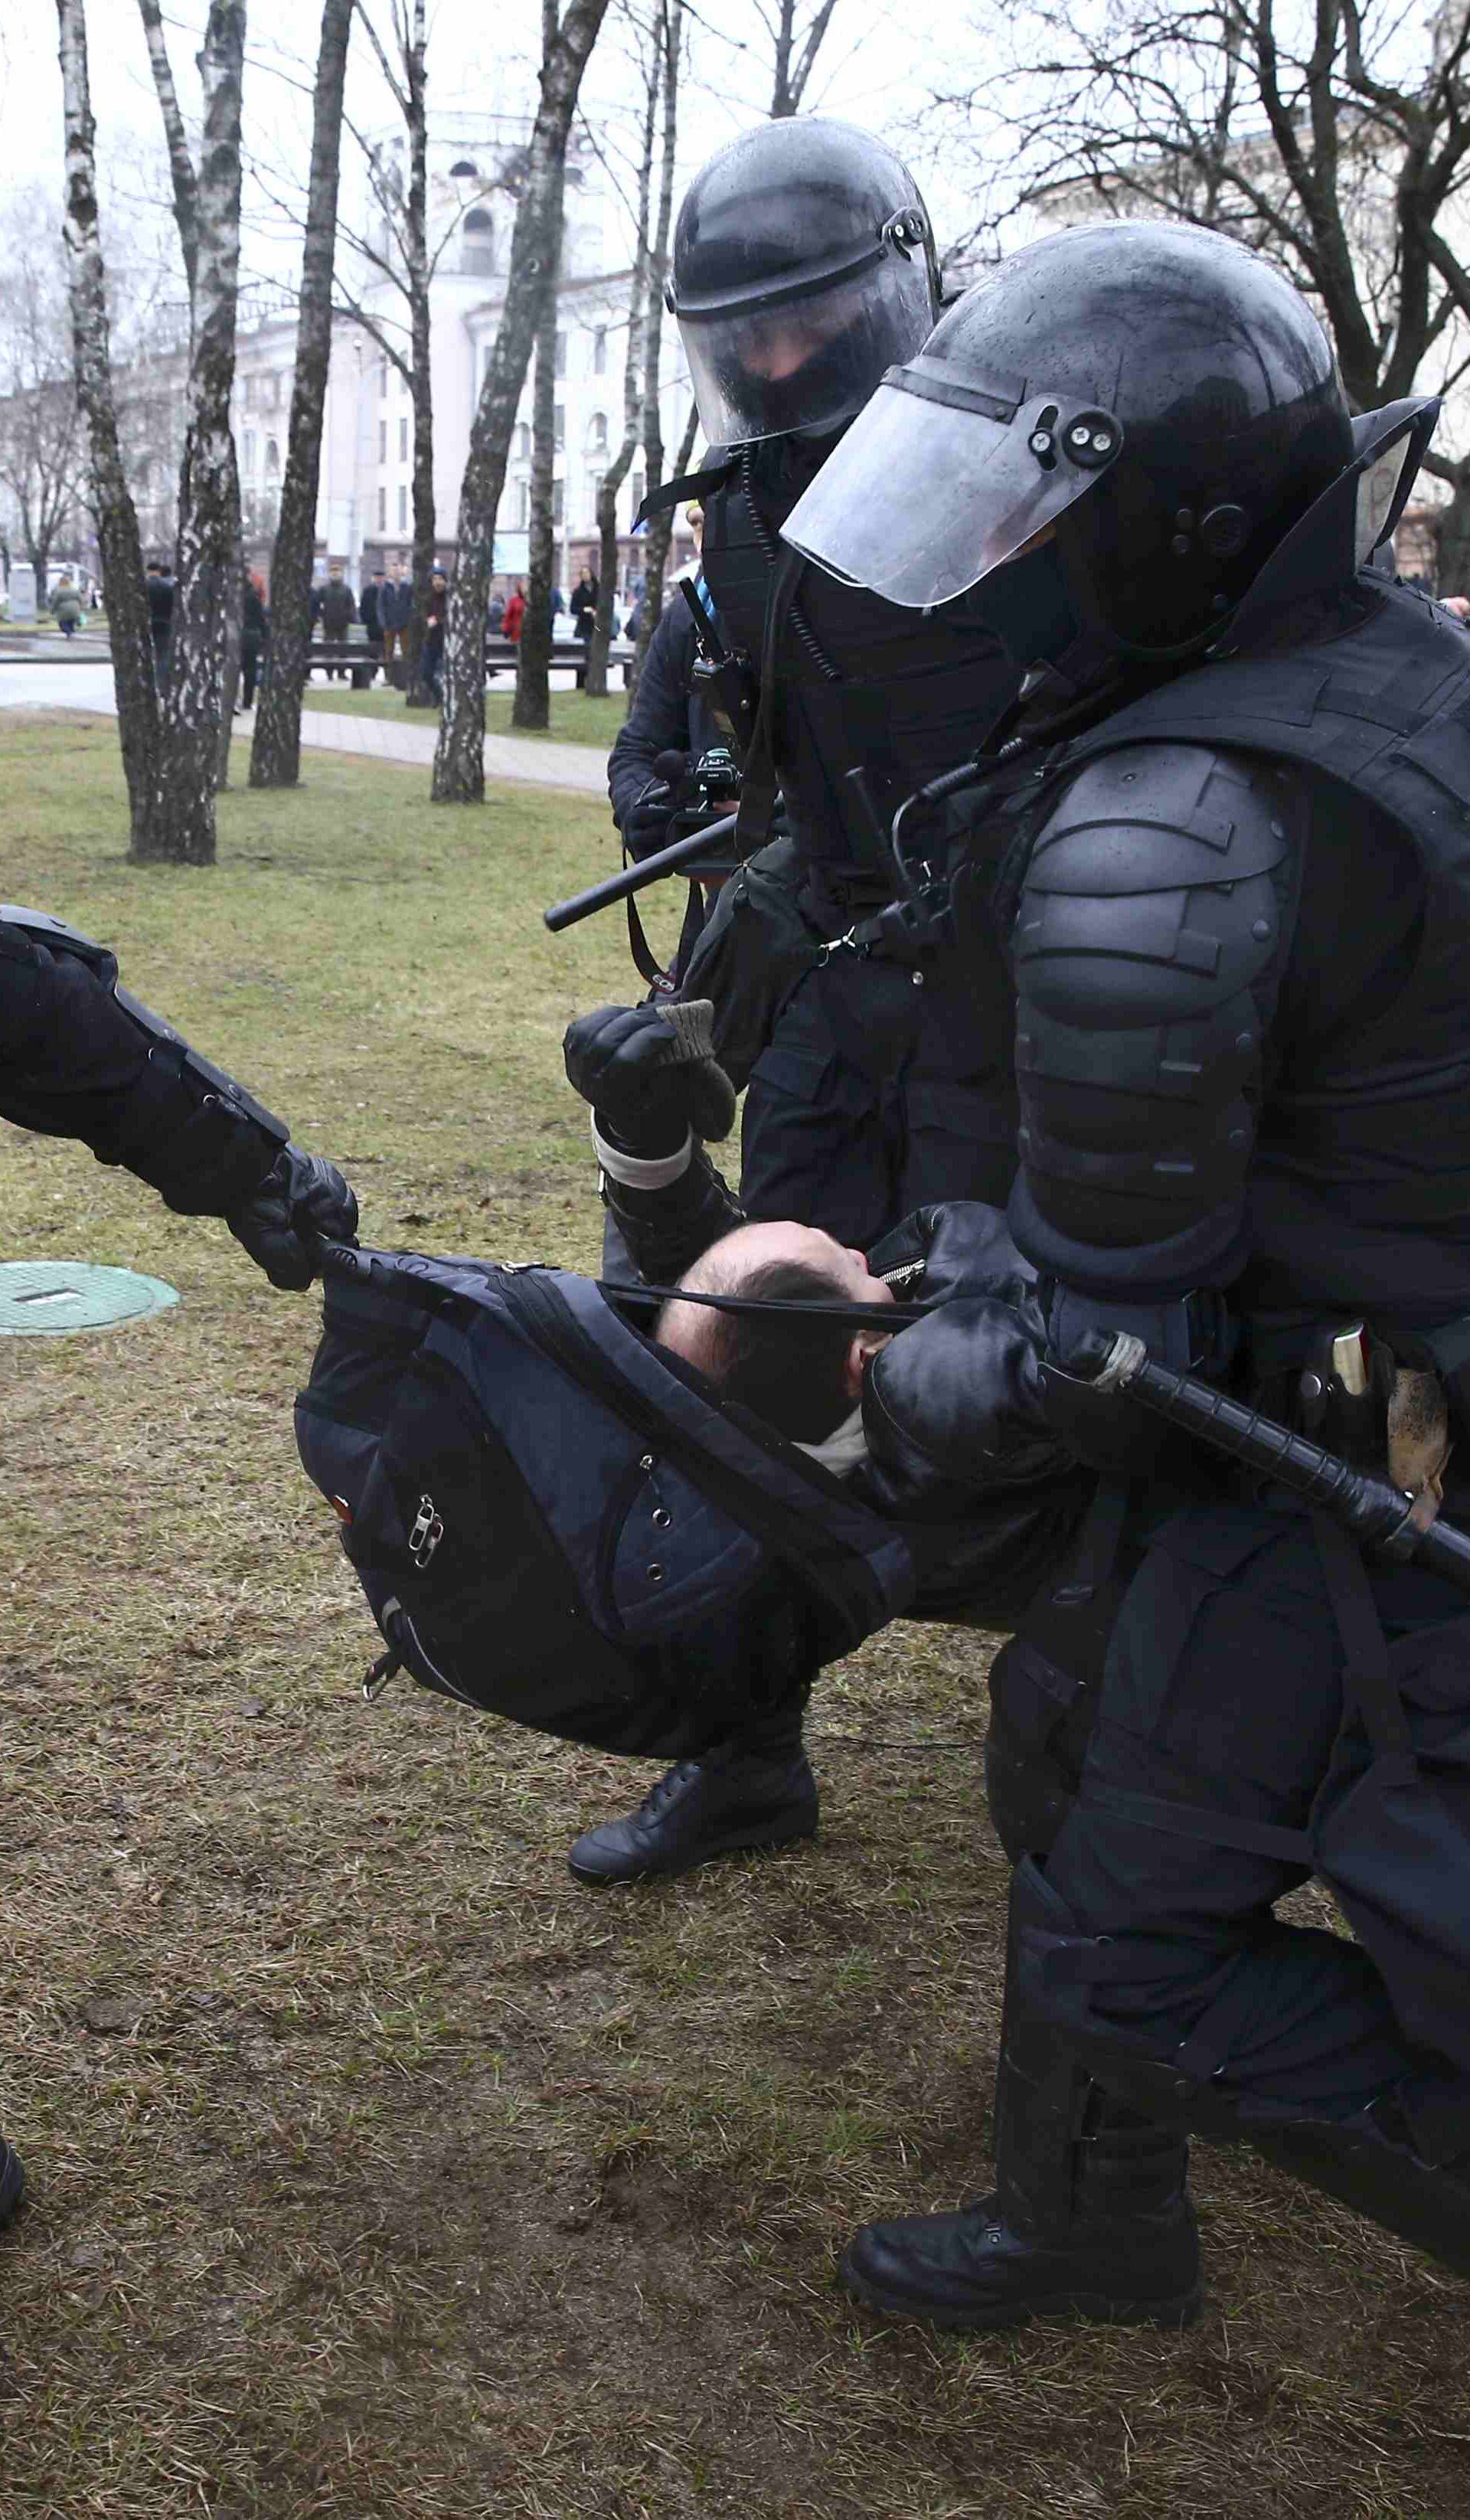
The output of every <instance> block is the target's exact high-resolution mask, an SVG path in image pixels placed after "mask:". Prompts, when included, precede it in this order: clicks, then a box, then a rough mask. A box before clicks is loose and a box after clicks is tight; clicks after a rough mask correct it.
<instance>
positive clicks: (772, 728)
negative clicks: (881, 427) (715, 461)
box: [703, 438, 1018, 899]
mask: <svg viewBox="0 0 1470 2520" xmlns="http://www.w3.org/2000/svg"><path fill="white" fill-rule="evenodd" d="M803 453H804V450H803V449H802V448H801V447H800V446H799V445H797V444H793V442H792V441H790V440H787V439H783V438H777V439H773V440H771V441H770V442H769V444H767V445H763V446H761V447H757V448H753V449H747V450H744V451H743V452H742V453H741V454H739V455H737V456H735V457H733V458H732V460H731V465H730V470H729V472H727V474H726V476H725V479H724V481H723V483H721V484H719V485H718V486H716V487H713V488H708V489H706V490H705V493H704V542H703V562H704V575H705V580H706V583H707V584H708V586H709V589H710V593H711V595H712V596H713V598H714V602H715V607H716V609H717V611H718V613H719V617H720V622H721V625H722V627H723V629H724V631H725V634H726V636H727V638H728V639H729V640H730V642H731V644H732V646H733V647H736V648H740V649H743V650H744V652H745V653H746V655H747V656H748V657H749V659H750V663H751V666H752V667H753V668H754V669H755V671H756V672H757V673H759V674H760V676H761V678H762V683H763V694H762V701H763V705H762V719H763V721H764V727H765V731H766V741H767V742H768V743H769V749H770V755H771V760H772V764H773V766H774V770H775V776H776V779H777V780H778V781H779V782H780V788H781V792H782V795H783V797H784V799H785V807H786V817H787V821H788V823H789V826H790V829H791V832H792V833H793V835H794V837H795V839H796V843H797V846H798V848H799V849H800V851H801V854H802V856H803V858H804V859H805V860H806V861H807V862H808V863H809V864H811V865H813V866H814V867H821V868H822V869H823V870H824V871H825V872H827V873H828V874H830V875H832V876H834V877H856V878H857V879H859V880H860V881H861V882H863V883H864V884H865V885H866V887H867V889H868V890H869V896H870V897H873V898H877V897H882V898H885V899H886V898H887V896H888V893H889V892H890V890H891V888H892V887H891V881H890V870H889V866H888V860H887V849H886V843H885V840H884V838H883V837H882V836H881V835H880V834H879V833H878V832H874V831H873V829H872V827H871V825H870V823H869V819H868V818H867V816H866V815H865V814H864V812H863V809H862V806H861V804H860V802H859V800H858V798H857V797H856V796H855V795H854V793H853V791H852V789H851V787H849V785H848V780H847V774H848V773H849V771H852V770H855V769H858V768H863V769H865V770H867V771H868V773H869V777H870V779H871V781H872V787H873V793H874V796H875V798H876V800H877V801H878V803H879V806H880V809H881V812H882V821H883V825H884V828H885V830H886V825H887V823H888V821H889V819H890V818H891V816H892V814H893V812H894V809H895V807H896V806H898V805H899V804H901V803H902V802H903V800H904V798H905V797H906V796H909V795H912V794H913V790H914V789H915V788H916V787H923V786H924V784H925V783H926V781H928V780H930V779H933V778H935V777H937V775H938V774H939V773H940V772H941V771H943V770H950V769H953V768H954V766H955V764H956V763H957V762H958V761H962V760H963V759H964V757H965V755H966V754H967V753H970V752H973V750H974V748H975V746H976V744H977V743H978V742H980V741H981V739H982V738H983V736H984V735H985V733H986V730H987V728H988V727H989V726H991V725H993V724H994V723H995V721H996V719H997V718H998V717H999V716H1000V714H1001V712H1002V709H1003V708H1005V707H1007V706H1008V705H1009V703H1010V701H1011V699H1012V698H1013V697H1014V695H1015V691H1016V687H1017V683H1018V676H1017V675H1016V673H1015V671H1014V668H1013V667H1012V666H1011V665H1010V664H1009V663H1008V662H1007V661H1006V659H1005V657H1004V656H1003V655H1002V651H1001V649H1000V647H999V645H998V643H997V641H996V640H995V638H994V637H993V636H992V635H991V634H990V633H989V632H988V631H982V630H980V629H978V628H974V627H971V628H969V629H965V628H959V627H956V626H954V625H952V624H951V623H950V622H948V621H941V620H938V619H936V618H935V617H934V616H933V615H932V614H929V613H924V612H912V611H907V610H904V609H903V608H902V607H899V606H898V605H894V604H888V603H885V602H884V601H883V599H882V598H881V597H880V596H876V595H869V594H868V593H867V592H866V591H865V590H864V589H863V588H861V587H852V586H842V585H839V584H838V582H837V581H836V579H834V578H829V577H827V576H825V575H824V573H823V571H822V570H820V569H815V568H811V567H808V566H806V565H804V564H803V563H801V562H799V561H798V559H797V556H796V555H795V554H794V553H793V552H790V551H788V550H787V548H786V546H785V545H784V544H782V543H781V541H780V525H781V520H782V518H783V517H785V515H786V514H787V512H788V510H789V509H790V508H791V507H792V506H793V505H794V503H795V501H796V499H797V498H798V497H799V495H800V493H801V491H802V490H803V489H804V488H805V487H806V483H807V479H808V478H809V477H810V474H811V472H813V471H814V470H815V469H816V468H815V465H803V463H802V460H801V459H802V455H803ZM773 595H774V596H775V597H776V599H777V602H776V606H775V607H774V609H775V617H774V618H768V612H769V611H770V609H771V607H772V598H773ZM757 741H758V742H759V741H760V738H759V736H758V739H757Z"/></svg>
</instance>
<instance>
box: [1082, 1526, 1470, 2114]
mask: <svg viewBox="0 0 1470 2520" xmlns="http://www.w3.org/2000/svg"><path fill="white" fill-rule="evenodd" d="M1374 1592H1375V1595H1376V1597H1377V1601H1378V1608H1379V1614H1380V1617H1381V1618H1382V1620H1383V1624H1384V1628H1385V1631H1386V1633H1387V1634H1388V1635H1389V1636H1390V1637H1391V1638H1393V1637H1396V1636H1397V1637H1405V1636H1408V1637H1413V1638H1414V1640H1415V1643H1414V1648H1413V1652H1412V1654H1411V1655H1410V1657H1409V1659H1410V1669H1409V1672H1408V1674H1407V1676H1406V1677H1403V1676H1402V1675H1401V1683H1402V1687H1403V1696H1404V1702H1405V1706H1406V1708H1407V1711H1408V1715H1409V1720H1410V1725H1411V1727H1412V1728H1413V1729H1414V1731H1415V1733H1416V1737H1420V1738H1422V1739H1425V1740H1429V1739H1433V1738H1434V1736H1435V1735H1436V1734H1437V1733H1438V1734H1440V1735H1443V1733H1444V1732H1445V1731H1446V1730H1447V1729H1448V1728H1452V1727H1456V1726H1460V1725H1463V1723H1464V1720H1465V1712H1464V1710H1465V1708H1466V1706H1467V1705H1470V1616H1467V1615H1466V1613H1465V1605H1464V1603H1463V1601H1462V1600H1461V1599H1460V1598H1459V1597H1458V1596H1457V1595H1456V1594H1454V1593H1452V1592H1450V1590H1449V1589H1448V1587H1447V1586H1444V1585H1442V1584H1440V1583H1439V1582H1437V1581H1436V1580H1435V1579H1433V1578H1428V1577H1423V1576H1419V1575H1417V1574H1415V1573H1414V1571H1413V1570H1412V1569H1407V1568H1406V1569H1403V1570H1393V1571H1387V1572H1384V1573H1383V1574H1381V1575H1377V1576H1375V1578H1374ZM1342 1671H1343V1650H1342V1645H1341V1643H1340V1641H1339V1637H1338V1633H1337V1628H1336V1623H1335V1620H1334V1617H1333V1612H1332V1607H1331V1603H1330V1599H1329V1597H1328V1594H1327V1590H1326V1584H1325V1580H1324V1577H1323V1573H1322V1569H1321V1566H1320V1563H1319V1561H1318V1557H1317V1552H1316V1547H1315V1543H1314V1539H1313V1535H1312V1531H1311V1528H1310V1525H1309V1524H1308V1522H1307V1520H1306V1517H1305V1515H1303V1514H1302V1513H1300V1512H1298V1511H1296V1510H1295V1509H1292V1508H1285V1507H1283V1508H1282V1510H1280V1511H1272V1510H1270V1508H1267V1507H1256V1506H1249V1507H1247V1506H1230V1505H1221V1506H1217V1507H1211V1508H1189V1509H1187V1510H1186V1511H1184V1512H1182V1513H1180V1515H1178V1516H1177V1517H1176V1518H1175V1519H1174V1520H1173V1521H1172V1522H1170V1523H1167V1524H1166V1525H1165V1526H1164V1527H1163V1528H1162V1530H1161V1531H1160V1532H1159V1533H1158V1535H1157V1537H1156V1538H1155V1540H1154V1542H1153V1544H1152V1546H1151V1547H1150V1549H1149V1551H1148V1553H1147V1554H1146V1556H1145V1558H1144V1561H1143V1564H1142V1567H1141V1569H1140V1570H1139V1572H1138V1574H1137V1575H1136V1577H1135V1579H1134V1581H1133V1583H1132V1585H1131V1586H1130V1588H1129V1591H1128V1594H1127V1596H1126V1598H1125V1600H1124V1603H1123V1607H1122V1609H1121V1611H1120V1613H1119V1616H1118V1622H1117V1626H1116V1628H1115V1630H1114V1633H1113V1638H1112V1643H1111V1646H1110V1649H1109V1654H1108V1661H1107V1670H1106V1678H1105V1682H1104V1687H1103V1692H1102V1703H1101V1707H1100V1710H1099V1715H1098V1721H1097V1726H1096V1730H1095V1733H1093V1736H1092V1741H1091V1747H1090V1749H1089V1752H1088V1757H1087V1762H1086V1766H1085V1768H1084V1772H1083V1782H1082V1791H1081V1795H1080V1797H1079V1800H1078V1802H1077V1804H1076V1805H1075V1806H1074V1808H1073V1811H1072V1813H1071V1816H1070V1817H1069V1818H1068V1820H1067V1821H1066V1822H1065V1823H1064V1824H1063V1826H1062V1829H1061V1831H1060V1834H1059V1835H1058V1837H1057V1839H1056V1842H1055V1844H1054V1846H1053V1848H1052V1850H1051V1853H1050V1856H1049V1857H1048V1858H1047V1865H1046V1874H1047V1882H1048V1883H1049V1885H1050V1886H1051V1888H1052V1889H1053V1890H1054V1891H1055V1892H1056V1893H1057V1894H1058V1896H1059V1897H1060V1898H1061V1899H1062V1900H1063V1901H1064V1902H1065V1903H1066V1906H1067V1908H1068V1909H1069V1910H1070V1911H1071V1913H1072V1916H1073V1918H1074V1919H1075V1922H1076V1926H1077V1929H1078V1932H1079V1933H1080V1934H1081V1935H1083V1936H1089V1937H1093V1936H1095V1937H1103V1938H1106V1939H1105V1941H1103V1942H1101V1943H1099V1944H1096V1945H1093V1946H1092V1947H1091V1950H1090V1952H1089V1954H1088V1956H1087V1957H1088V1967H1087V1974H1088V1977H1089V1979H1090V1980H1091V2000H1090V2009H1091V2017H1092V2020H1093V2022H1094V2024H1095V2026H1096V2027H1097V2028H1098V2029H1105V2028H1106V2027H1108V2026H1109V2025H1115V2026H1121V2027H1125V2028H1126V2029H1127V2030H1128V2031H1129V2032H1131V2033H1132V2034H1134V2035H1135V2036H1137V2035H1138V2034H1141V2035H1142V2037H1143V2038H1144V2039H1145V2040H1146V2041H1147V2043H1148V2045H1149V2047H1150V2048H1155V2050H1156V2052H1157V2053H1158V2054H1159V2055H1160V2056H1167V2057H1174V2056H1175V2055H1176V2054H1177V2052H1178V2051H1179V2050H1180V2048H1183V2044H1184V2043H1185V2042H1186V2041H1190V2040H1191V2039H1192V2040H1193V2043H1194V2044H1193V2049H1192V2050H1191V2049H1188V2048H1186V2049H1185V2050H1184V2056H1183V2059H1181V2061H1183V2062H1185V2063H1186V2064H1187V2066H1188V2069H1189V2070H1190V2071H1192V2072H1195V2073H1201V2074H1203V2076H1204V2077H1205V2078H1206V2079H1209V2078H1210V2077H1211V2075H1212V2074H1213V2075H1214V2077H1215V2079H1216V2082H1217V2084H1218V2085H1219V2086H1221V2087H1223V2088H1224V2090H1225V2091H1227V2092H1228V2093H1231V2094H1238V2095H1239V2097H1240V2098H1241V2099H1242V2100H1245V2101H1247V2102H1250V2101H1263V2102H1266V2103H1268V2104H1280V2103H1284V2104H1286V2105H1287V2106H1288V2107H1292V2108H1300V2109H1303V2110H1304V2111H1306V2112H1308V2113H1310V2114H1312V2115H1314V2116H1320V2117H1327V2118H1334V2119H1342V2118H1346V2117H1349V2116H1351V2115H1352V2114H1353V2113H1354V2112H1355V2111H1357V2110H1358V2109H1359V2108H1362V2107H1364V2106H1365V2105H1366V2104H1367V2102H1368V2101H1369V2100H1371V2099H1372V2098H1373V2097H1374V2095H1375V2094H1376V2093H1382V2092H1383V2091H1384V2090H1385V2089H1386V2088H1388V2087H1390V2086H1394V2085H1398V2084H1401V2083H1403V2082H1404V2081H1406V2080H1413V2079H1415V2078H1418V2077H1420V2076H1424V2075H1428V2076H1431V2077H1443V2075H1444V2073H1445V2071H1446V2068H1445V2066H1444V2063H1443V2061H1442V2060H1437V2059H1436V2058H1435V2057H1434V2056H1433V2055H1432V2054H1430V2053H1429V2052H1428V2051H1426V2050H1424V2049H1418V2048H1413V2047H1412V2046H1410V2044H1409V2043H1408V2042H1407V2041H1406V2039H1405V2038H1404V2036H1403V2032H1402V2031H1401V2030H1400V2028H1399V2026H1398V2023H1397V2021H1396V2019H1395V2015H1394V2011H1393V2007H1392V2005H1391V2003H1390V2001H1389V1996H1388V1992H1387V1990H1386V1988H1385V1985H1384V1981H1383V1979H1382V1977H1381V1976H1380V1974H1379V1972H1378V1970H1377V1968H1376V1967H1375V1966H1374V1964H1373V1963H1372V1961H1371V1960H1370V1959H1369V1958H1368V1957H1367V1955H1366V1953H1365V1952H1363V1951H1362V1950H1361V1949H1360V1948H1359V1946H1358V1945H1357V1944H1356V1943H1353V1942H1349V1941H1348V1940H1346V1939H1345V1938H1344V1937H1343V1936H1341V1935H1338V1934H1336V1933H1333V1932H1331V1931H1326V1930H1320V1929H1316V1928H1307V1927H1303V1926H1300V1925H1289V1924H1285V1923H1283V1922H1281V1921H1279V1920H1278V1919H1277V1918H1276V1917H1275V1915H1274V1914H1273V1913H1272V1907H1273V1903H1274V1902H1275V1901H1276V1900H1277V1899H1279V1898H1281V1897H1282V1896H1284V1894H1285V1893H1286V1892H1287V1891H1289V1890H1291V1889H1294V1888H1295V1887H1296V1886H1297V1885H1298V1884H1299V1883H1300V1881H1301V1880H1302V1879H1303V1878H1304V1874H1303V1872H1302V1870H1301V1869H1300V1868H1293V1867H1292V1866H1290V1865H1288V1864H1286V1863H1283V1862H1281V1861H1280V1860H1278V1859H1273V1858H1270V1857H1268V1856H1264V1855H1261V1854H1248V1853H1243V1852H1240V1851H1237V1850H1236V1849H1235V1848H1233V1847H1227V1846H1221V1845H1211V1844H1208V1843H1204V1842H1201V1841H1200V1840H1199V1839H1196V1838H1193V1837H1188V1836H1183V1835H1176V1834H1174V1833H1172V1832H1170V1831H1166V1830H1164V1829H1160V1828H1156V1827H1151V1826H1145V1825H1143V1824H1142V1823H1140V1821H1139V1820H1138V1819H1136V1818H1135V1817H1129V1816H1127V1815H1126V1814H1125V1813H1124V1812H1123V1811H1122V1810H1121V1808H1120V1809H1119V1810H1118V1811H1116V1812H1115V1811H1110V1810H1109V1807H1108V1805H1109V1796H1110V1795H1117V1796H1119V1797H1120V1798H1121V1797H1122V1796H1125V1795H1130V1794H1136V1795H1148V1796H1156V1797H1159V1798H1161V1799H1164V1800H1168V1801H1173V1802H1185V1803H1189V1804H1191V1805H1193V1806H1195V1807H1196V1808H1197V1809H1198V1810H1200V1811H1202V1812H1217V1813H1220V1814H1222V1815H1225V1816H1226V1817H1227V1818H1231V1819H1235V1820H1245V1821H1251V1822H1265V1823H1268V1824H1270V1825H1274V1826H1277V1827H1285V1828H1301V1827H1303V1826H1305V1824H1306V1822H1307V1818H1308V1813H1309V1810H1310V1808H1311V1804H1312V1801H1313V1797H1314V1793H1315V1791H1316V1789H1317V1787H1318V1785H1319V1784H1320V1783H1321V1780H1322V1778H1323V1776H1324V1775H1325V1773H1326V1769H1327V1765H1328V1760H1329V1758H1330V1755H1331V1751H1332V1745H1333V1741H1334V1739H1335V1737H1336V1735H1337V1733H1338V1730H1339V1727H1340V1723H1341V1719H1342V1696H1343V1689H1342ZM1448 1895H1450V1896H1457V1895H1459V1894H1458V1893H1457V1892H1456V1891H1455V1890H1454V1889H1453V1888H1452V1887H1451V1889H1450V1891H1449V1894H1448ZM1058 1969H1059V1973H1061V1974H1064V1975H1065V1974H1070V1969H1069V1964H1068V1963H1067V1962H1066V1961H1065V1960H1062V1959H1061V1958H1060V1956H1059V1957H1058ZM1069 1992H1070V1997H1071V2000H1070V2001H1069V2002H1067V2003H1066V2004H1065V2007H1064V2008H1065V2009H1066V2011H1067V2012H1068V2013H1069V2014H1070V2017H1071V2018H1072V2019H1073V2020H1074V2021H1075V2020H1076V2018H1077V2009H1076V1997H1077V1994H1078V1992H1079V1990H1077V1989H1076V1988H1073V1989H1071V1990H1070V1991H1069ZM1201 2049H1202V2050H1203V2053H1200V2052H1199V2051H1200V2050H1201ZM1217 2059H1218V2060H1219V2061H1218V2063H1217V2062H1216V2060H1217Z"/></svg>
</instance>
